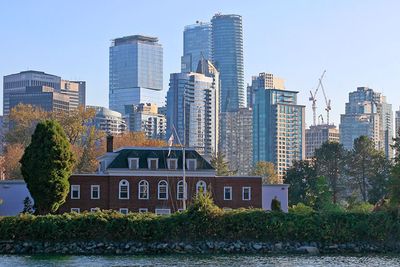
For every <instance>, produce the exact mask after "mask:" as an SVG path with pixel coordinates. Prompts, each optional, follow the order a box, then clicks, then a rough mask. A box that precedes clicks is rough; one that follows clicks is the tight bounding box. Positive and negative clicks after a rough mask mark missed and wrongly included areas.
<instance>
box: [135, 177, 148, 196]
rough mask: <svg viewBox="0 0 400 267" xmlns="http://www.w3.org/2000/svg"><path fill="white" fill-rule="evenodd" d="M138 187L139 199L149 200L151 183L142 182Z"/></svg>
mask: <svg viewBox="0 0 400 267" xmlns="http://www.w3.org/2000/svg"><path fill="white" fill-rule="evenodd" d="M138 187H139V188H138V199H149V182H147V181H146V180H141V181H140V182H139V186H138Z"/></svg>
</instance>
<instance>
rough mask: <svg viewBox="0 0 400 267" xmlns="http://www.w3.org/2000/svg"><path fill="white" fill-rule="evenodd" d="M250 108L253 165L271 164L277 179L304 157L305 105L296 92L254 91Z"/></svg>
mask: <svg viewBox="0 0 400 267" xmlns="http://www.w3.org/2000/svg"><path fill="white" fill-rule="evenodd" d="M254 94H255V97H254V105H253V163H254V164H256V163H257V162H259V161H269V162H272V163H274V165H275V167H276V170H277V173H278V175H279V177H280V178H283V176H284V174H285V172H286V170H287V169H288V168H289V167H291V166H292V163H293V161H294V160H302V159H304V158H305V118H304V116H305V106H302V105H298V104H297V94H298V92H297V91H289V90H282V89H272V88H263V87H261V88H258V89H256V90H255V91H254Z"/></svg>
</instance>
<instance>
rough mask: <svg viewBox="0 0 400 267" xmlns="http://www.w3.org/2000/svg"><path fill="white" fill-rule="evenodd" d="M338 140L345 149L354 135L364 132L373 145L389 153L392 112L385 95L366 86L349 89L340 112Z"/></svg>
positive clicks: (388, 156) (358, 135) (356, 136)
mask: <svg viewBox="0 0 400 267" xmlns="http://www.w3.org/2000/svg"><path fill="white" fill-rule="evenodd" d="M339 130H340V143H342V144H343V147H344V148H345V149H352V148H353V142H354V139H356V138H358V137H360V136H362V135H365V136H368V137H369V138H370V139H371V140H372V141H373V142H374V144H375V148H376V149H378V150H381V151H383V152H384V153H385V155H386V157H387V158H389V159H390V158H392V157H393V149H392V148H391V145H392V143H393V140H392V138H393V112H392V105H391V104H388V103H387V102H386V97H385V96H383V95H382V94H381V93H378V92H375V91H374V90H373V89H371V88H368V87H358V88H357V91H354V92H351V93H349V102H348V103H346V112H345V114H342V115H341V116H340V126H339Z"/></svg>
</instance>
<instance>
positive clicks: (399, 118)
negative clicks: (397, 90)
mask: <svg viewBox="0 0 400 267" xmlns="http://www.w3.org/2000/svg"><path fill="white" fill-rule="evenodd" d="M399 131H400V109H399V110H397V111H396V115H395V130H394V133H395V136H396V137H398V136H400V135H399Z"/></svg>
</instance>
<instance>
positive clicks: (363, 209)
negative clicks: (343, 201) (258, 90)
mask: <svg viewBox="0 0 400 267" xmlns="http://www.w3.org/2000/svg"><path fill="white" fill-rule="evenodd" d="M373 209H374V205H372V204H370V203H368V202H359V203H356V204H353V205H352V206H351V207H349V209H348V211H350V212H357V213H370V212H372V210H373Z"/></svg>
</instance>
